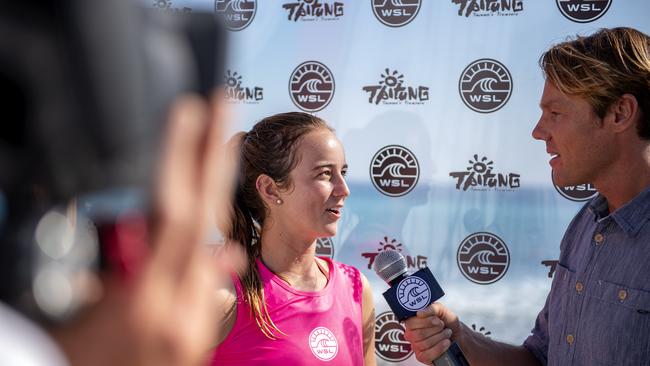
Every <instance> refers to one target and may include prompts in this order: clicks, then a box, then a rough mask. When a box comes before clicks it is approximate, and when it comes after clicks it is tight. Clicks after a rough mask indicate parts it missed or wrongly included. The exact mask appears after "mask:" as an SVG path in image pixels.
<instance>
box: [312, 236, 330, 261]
mask: <svg viewBox="0 0 650 366" xmlns="http://www.w3.org/2000/svg"><path fill="white" fill-rule="evenodd" d="M316 255H317V256H319V257H327V258H329V259H334V243H333V242H332V239H331V238H318V239H317V240H316Z"/></svg>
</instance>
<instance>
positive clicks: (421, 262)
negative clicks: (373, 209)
mask: <svg viewBox="0 0 650 366" xmlns="http://www.w3.org/2000/svg"><path fill="white" fill-rule="evenodd" d="M384 250H395V251H398V252H400V253H402V251H403V250H404V246H403V245H402V243H400V242H398V241H397V239H389V238H388V237H387V236H384V239H383V240H381V241H380V242H379V247H378V248H377V251H376V252H366V253H361V256H362V257H363V258H366V259H368V269H371V268H372V264H373V263H375V257H377V254H379V253H380V252H383V251H384ZM405 257H406V266H407V267H408V268H417V269H420V268H424V267H426V266H427V257H425V256H422V255H417V256H411V255H405Z"/></svg>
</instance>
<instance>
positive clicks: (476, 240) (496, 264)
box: [456, 232, 510, 285]
mask: <svg viewBox="0 0 650 366" xmlns="http://www.w3.org/2000/svg"><path fill="white" fill-rule="evenodd" d="M456 260H457V263H458V268H459V269H460V272H461V273H462V274H463V276H465V278H467V279H468V280H470V281H472V282H474V283H478V284H479V285H489V284H491V283H494V282H497V281H498V280H500V279H501V278H502V277H503V276H504V275H505V274H506V272H507V271H508V267H509V266H510V251H508V247H507V246H506V243H505V242H504V241H503V240H501V238H499V237H498V236H496V235H494V234H492V233H487V232H479V233H474V234H471V235H470V236H468V237H466V238H465V239H463V241H462V242H461V243H460V246H459V247H458V253H457V255H456Z"/></svg>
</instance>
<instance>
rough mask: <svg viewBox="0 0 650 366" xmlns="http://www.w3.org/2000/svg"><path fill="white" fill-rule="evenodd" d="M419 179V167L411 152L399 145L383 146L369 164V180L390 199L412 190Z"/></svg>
mask: <svg viewBox="0 0 650 366" xmlns="http://www.w3.org/2000/svg"><path fill="white" fill-rule="evenodd" d="M419 177H420V165H419V164H418V160H417V159H416V157H415V154H413V153H412V152H411V150H409V149H407V148H405V147H404V146H400V145H388V146H384V147H382V148H381V149H379V151H377V153H375V156H373V157H372V160H371V162H370V179H371V181H372V184H373V185H374V186H375V188H376V189H377V190H378V191H379V192H381V193H382V194H385V195H386V196H390V197H399V196H403V195H405V194H407V193H409V192H411V191H412V190H413V188H415V185H416V184H417V183H418V178H419Z"/></svg>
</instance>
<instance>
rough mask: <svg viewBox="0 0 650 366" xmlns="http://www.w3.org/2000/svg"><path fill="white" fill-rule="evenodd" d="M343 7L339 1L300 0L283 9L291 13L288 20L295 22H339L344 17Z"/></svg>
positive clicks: (286, 5)
mask: <svg viewBox="0 0 650 366" xmlns="http://www.w3.org/2000/svg"><path fill="white" fill-rule="evenodd" d="M343 5H344V4H343V3H340V2H338V1H335V2H320V1H319V0H299V1H296V2H291V3H286V4H283V5H282V8H283V9H285V10H286V11H287V12H288V13H289V18H288V19H289V20H290V21H291V20H292V21H294V22H297V21H298V20H302V21H314V20H338V19H340V18H341V17H342V16H343Z"/></svg>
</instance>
